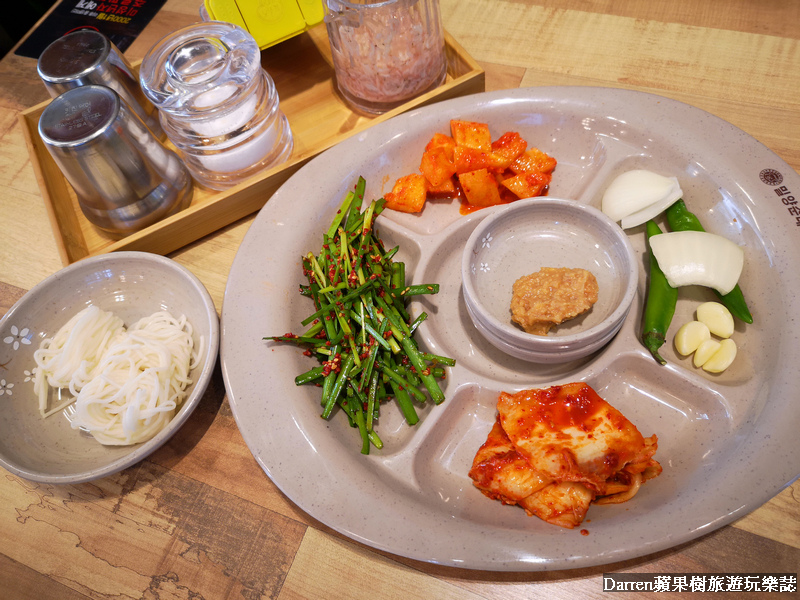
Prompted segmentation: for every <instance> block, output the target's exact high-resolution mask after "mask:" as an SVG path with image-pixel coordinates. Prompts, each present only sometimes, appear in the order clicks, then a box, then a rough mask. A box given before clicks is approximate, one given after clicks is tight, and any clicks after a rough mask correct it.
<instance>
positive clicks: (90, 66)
mask: <svg viewBox="0 0 800 600" xmlns="http://www.w3.org/2000/svg"><path fill="white" fill-rule="evenodd" d="M110 51H111V42H109V40H108V38H106V36H104V35H102V34H101V33H98V32H97V31H94V30H92V29H80V30H78V31H74V32H72V33H70V34H68V35H65V36H63V37H61V38H58V39H57V40H55V41H54V42H53V43H52V44H50V45H49V46H48V47H47V48H45V49H44V51H43V52H42V54H41V55H40V56H39V62H38V64H37V67H36V68H37V70H38V71H39V77H41V78H42V80H43V81H44V82H45V83H50V84H67V83H69V82H72V81H74V80H76V79H84V78H86V77H87V76H88V75H89V73H91V72H92V71H94V70H95V69H97V68H98V67H99V66H100V65H102V64H103V63H105V61H106V60H108V55H109V53H110Z"/></svg>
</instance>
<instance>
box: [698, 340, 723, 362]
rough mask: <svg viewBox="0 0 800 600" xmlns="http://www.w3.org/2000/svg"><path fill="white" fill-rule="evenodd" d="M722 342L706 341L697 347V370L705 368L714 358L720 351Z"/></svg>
mask: <svg viewBox="0 0 800 600" xmlns="http://www.w3.org/2000/svg"><path fill="white" fill-rule="evenodd" d="M720 345H721V342H718V341H717V340H706V341H705V342H703V343H702V344H700V345H699V346H698V347H697V350H695V351H694V359H693V362H694V366H695V367H697V368H700V367H705V364H706V363H707V362H708V361H709V360H710V359H711V357H712V356H714V355H715V354H716V353H717V351H718V350H719V348H720Z"/></svg>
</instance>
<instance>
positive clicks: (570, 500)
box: [469, 383, 661, 529]
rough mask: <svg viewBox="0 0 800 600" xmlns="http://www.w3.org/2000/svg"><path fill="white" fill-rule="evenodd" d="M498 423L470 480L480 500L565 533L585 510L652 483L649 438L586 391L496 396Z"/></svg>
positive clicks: (573, 386)
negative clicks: (519, 509) (519, 512)
mask: <svg viewBox="0 0 800 600" xmlns="http://www.w3.org/2000/svg"><path fill="white" fill-rule="evenodd" d="M497 410H498V415H497V421H496V422H495V424H494V426H493V427H492V430H491V431H490V432H489V436H488V438H487V440H486V442H485V443H484V444H483V445H482V446H481V447H480V449H479V450H478V453H477V454H476V455H475V460H474V461H473V463H472V469H470V472H469V476H470V477H471V478H472V480H473V482H474V483H475V486H476V487H477V488H478V489H480V490H481V492H483V493H484V495H486V496H488V497H489V498H492V499H493V500H499V501H500V502H502V503H503V504H518V505H520V506H521V507H522V508H524V509H525V512H527V513H528V514H529V515H536V516H537V517H539V518H541V519H543V520H544V521H547V522H548V523H552V524H553V525H559V526H561V527H566V528H569V529H572V528H573V527H576V526H578V525H580V523H581V522H582V521H583V519H584V517H585V516H586V511H587V510H588V509H589V505H590V504H592V503H594V504H615V503H619V502H625V501H627V500H630V499H631V498H633V496H634V495H636V492H637V491H638V490H639V486H640V485H641V484H642V483H644V482H645V481H647V480H648V479H652V478H654V477H657V476H658V475H659V474H660V473H661V465H660V464H659V463H658V462H657V461H656V460H655V459H654V458H653V455H654V454H655V452H656V448H657V447H658V439H657V438H656V436H655V435H652V436H650V437H649V438H645V437H642V434H641V433H639V430H638V429H636V427H635V426H634V425H633V424H632V423H631V422H630V421H628V419H626V418H625V417H624V416H623V415H622V413H620V412H619V411H618V410H617V409H615V408H614V407H613V406H611V405H610V404H609V403H608V402H606V401H605V400H603V399H602V398H601V397H600V396H599V395H598V394H597V392H595V391H594V390H593V389H592V388H591V387H589V386H588V385H586V384H585V383H570V384H567V385H563V386H556V387H551V388H548V389H534V390H523V391H521V392H518V393H516V394H507V393H505V392H501V394H500V398H499V399H498V401H497Z"/></svg>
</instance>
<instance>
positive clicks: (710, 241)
mask: <svg viewBox="0 0 800 600" xmlns="http://www.w3.org/2000/svg"><path fill="white" fill-rule="evenodd" d="M650 249H651V250H652V251H653V255H654V256H655V258H656V261H657V262H658V266H659V267H660V268H661V270H662V271H663V272H664V276H665V277H666V278H667V282H669V284H670V285H671V286H672V287H680V286H684V285H703V286H706V287H710V288H713V289H715V290H717V291H718V292H719V293H720V294H722V295H723V296H724V295H725V294H727V293H728V292H730V291H731V290H732V289H733V288H734V287H735V286H736V284H737V283H738V281H739V276H740V275H741V274H742V269H743V268H744V251H743V250H742V249H741V248H740V247H739V246H737V245H736V244H734V243H733V242H732V241H730V240H729V239H727V238H724V237H722V236H721V235H716V234H714V233H708V232H705V231H672V232H669V233H662V234H661V235H654V236H653V237H652V238H650Z"/></svg>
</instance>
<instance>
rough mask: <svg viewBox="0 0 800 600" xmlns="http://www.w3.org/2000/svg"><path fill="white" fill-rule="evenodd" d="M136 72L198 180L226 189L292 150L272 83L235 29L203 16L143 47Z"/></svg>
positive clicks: (251, 44)
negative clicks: (143, 53)
mask: <svg viewBox="0 0 800 600" xmlns="http://www.w3.org/2000/svg"><path fill="white" fill-rule="evenodd" d="M139 78H140V82H141V85H142V89H143V90H144V93H145V95H146V96H147V97H148V98H149V99H150V101H151V102H152V103H153V104H154V105H155V106H156V107H157V108H158V110H159V112H160V116H161V125H162V127H163V129H164V131H165V132H166V134H167V137H168V138H169V140H170V141H171V142H172V143H173V144H174V145H175V147H176V149H177V150H178V153H179V154H180V155H181V158H182V159H183V160H184V162H185V163H186V166H187V167H188V168H189V170H190V172H191V173H192V176H193V177H194V178H195V180H196V181H197V182H198V183H200V184H201V185H204V186H206V187H208V188H211V189H217V190H222V189H226V188H228V187H230V186H233V185H236V184H237V183H239V182H241V181H242V180H244V179H246V178H248V177H251V176H253V175H255V174H256V173H257V172H259V171H261V170H263V169H266V168H269V167H271V166H274V165H277V164H279V163H281V162H283V161H285V160H286V159H287V158H288V157H289V155H290V154H291V151H292V146H293V141H292V133H291V130H290V128H289V123H288V121H287V119H286V116H285V115H284V114H283V113H282V112H281V110H280V108H279V101H278V94H277V91H276V90H275V84H274V83H273V81H272V78H271V77H270V76H269V75H268V74H267V72H266V71H264V69H263V68H262V67H261V52H260V49H259V48H258V45H257V44H256V42H255V40H254V39H253V37H252V36H251V35H250V34H249V33H248V32H247V31H245V30H244V29H242V28H241V27H238V26H236V25H232V24H230V23H223V22H219V21H209V22H204V23H198V24H195V25H191V26H189V27H185V28H183V29H179V30H178V31H176V32H175V33H173V34H171V35H169V36H167V37H166V38H164V39H162V40H161V41H160V42H158V43H157V44H156V45H155V46H154V47H153V48H152V49H151V50H150V51H149V52H148V54H147V56H145V58H144V60H143V61H142V65H141V67H140V69H139Z"/></svg>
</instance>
